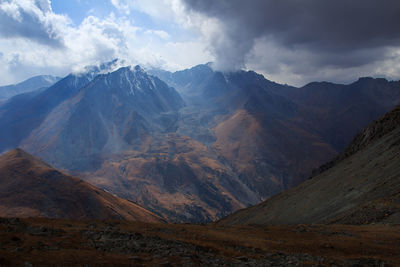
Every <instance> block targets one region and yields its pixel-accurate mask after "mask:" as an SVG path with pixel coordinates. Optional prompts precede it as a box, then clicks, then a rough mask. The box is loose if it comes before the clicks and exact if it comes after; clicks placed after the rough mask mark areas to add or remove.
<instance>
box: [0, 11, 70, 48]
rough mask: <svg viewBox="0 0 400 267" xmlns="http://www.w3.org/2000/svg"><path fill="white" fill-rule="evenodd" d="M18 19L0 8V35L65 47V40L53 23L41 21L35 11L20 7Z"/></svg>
mask: <svg viewBox="0 0 400 267" xmlns="http://www.w3.org/2000/svg"><path fill="white" fill-rule="evenodd" d="M18 12H19V17H18V19H17V18H15V17H13V16H11V14H10V13H7V12H5V11H4V10H1V9H0V36H2V37H4V38H13V37H20V38H26V39H30V40H33V41H35V42H38V43H41V44H44V45H48V46H51V47H53V48H54V47H63V42H62V39H61V38H60V36H58V34H57V33H56V30H55V29H54V28H53V26H52V25H51V24H48V25H46V24H45V23H43V22H42V21H40V19H39V17H38V16H37V14H35V13H30V12H26V11H25V10H23V9H21V8H19V10H18Z"/></svg>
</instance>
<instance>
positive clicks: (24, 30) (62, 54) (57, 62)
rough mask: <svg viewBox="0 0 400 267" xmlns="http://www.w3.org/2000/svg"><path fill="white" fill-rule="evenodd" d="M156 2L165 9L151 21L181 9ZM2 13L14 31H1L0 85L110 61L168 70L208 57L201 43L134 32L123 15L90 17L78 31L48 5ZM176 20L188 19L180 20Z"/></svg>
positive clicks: (24, 1) (15, 6)
mask: <svg viewBox="0 0 400 267" xmlns="http://www.w3.org/2000/svg"><path fill="white" fill-rule="evenodd" d="M160 1H161V2H160V3H164V5H163V6H162V7H160V9H159V10H158V11H152V12H150V13H151V14H152V16H161V11H162V10H163V9H164V12H165V13H166V14H169V15H168V16H175V15H174V14H175V12H177V10H178V11H179V9H180V8H182V7H181V6H179V4H178V2H179V1H174V0H172V1H162V0H160ZM134 2H135V1H134ZM142 2H144V1H141V3H142ZM146 3H147V1H146ZM152 3H153V4H155V1H149V2H148V4H147V5H144V4H141V5H140V6H135V5H132V4H131V3H128V2H126V1H122V0H112V4H114V6H117V7H118V8H120V9H125V8H127V7H128V6H127V5H128V4H129V8H134V7H136V8H141V10H142V11H143V10H147V11H150V10H151V4H152ZM0 12H3V16H2V17H3V19H4V17H5V19H4V21H5V22H7V23H8V24H9V25H10V26H12V27H11V28H12V31H10V32H7V31H6V29H4V27H3V28H2V27H1V26H0V53H1V54H2V55H3V56H2V57H0V64H1V67H0V85H4V84H9V83H14V82H19V81H21V80H23V79H26V78H29V77H30V76H33V75H38V74H53V75H61V76H62V75H66V74H67V73H69V72H71V71H77V70H79V69H80V68H82V67H83V66H86V65H90V64H99V63H102V62H105V61H109V60H112V59H114V58H120V59H123V60H124V61H125V62H126V63H127V64H141V65H147V66H150V65H151V66H156V67H163V68H166V69H170V70H176V69H182V68H186V67H191V66H193V65H195V64H199V63H204V62H207V61H209V60H210V58H211V55H210V54H209V53H208V52H207V51H206V49H205V46H204V42H203V41H202V40H186V41H185V40H180V41H179V42H177V41H174V40H172V38H171V34H170V33H168V32H167V31H164V30H160V29H151V28H143V27H137V26H135V25H134V24H132V22H131V21H132V18H131V17H130V16H128V15H127V14H129V12H127V11H126V10H125V11H124V12H123V13H118V14H113V13H110V14H109V15H108V16H107V17H105V18H99V17H96V16H94V15H88V16H87V17H86V18H85V19H84V20H83V21H82V22H81V24H80V25H77V26H74V25H73V24H72V22H71V19H70V18H69V17H68V16H66V15H59V14H55V13H54V12H53V11H52V9H51V5H50V1H48V0H40V1H39V0H13V1H12V2H11V1H6V2H3V3H2V4H1V5H0ZM18 12H19V13H18ZM143 12H144V11H143ZM16 14H17V15H16ZM0 15H1V14H0ZM13 16H14V17H13ZM154 18H155V19H158V18H157V17H154ZM11 20H12V21H11ZM178 20H181V21H183V20H186V18H184V19H183V16H182V17H181V18H180V19H177V20H176V21H178ZM176 21H175V22H173V23H176ZM0 22H1V19H0ZM165 23H167V22H165ZM188 25H189V22H188V21H186V22H185V27H188ZM182 27H183V26H182ZM190 27H192V26H190ZM191 30H195V28H194V27H192V28H191Z"/></svg>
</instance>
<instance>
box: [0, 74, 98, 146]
mask: <svg viewBox="0 0 400 267" xmlns="http://www.w3.org/2000/svg"><path fill="white" fill-rule="evenodd" d="M99 71H100V69H99V68H97V67H91V68H88V70H87V72H85V73H80V74H70V75H68V76H66V77H65V78H63V79H61V80H60V81H58V82H56V83H55V84H54V85H52V86H50V87H49V88H47V89H45V90H43V91H33V92H29V93H24V94H20V95H16V96H14V97H12V98H10V99H8V100H7V101H6V102H5V103H3V104H1V105H0V129H1V131H0V153H1V152H4V151H7V150H10V149H12V148H14V147H18V146H19V144H20V143H21V142H22V141H23V140H24V139H25V138H27V137H28V136H29V134H30V133H31V132H32V131H33V130H34V129H36V128H37V127H39V126H40V125H41V123H42V122H43V120H44V119H45V118H46V116H47V115H48V114H49V113H51V112H52V110H53V109H54V108H55V107H56V106H57V105H59V104H60V103H62V102H63V101H65V100H66V99H68V98H70V97H72V96H73V95H75V94H76V93H77V92H78V90H79V89H80V88H81V87H82V86H84V85H86V84H87V83H88V82H89V81H91V80H92V79H93V78H94V76H95V75H97V74H98V73H99Z"/></svg>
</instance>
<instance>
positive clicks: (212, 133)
mask: <svg viewBox="0 0 400 267" xmlns="http://www.w3.org/2000/svg"><path fill="white" fill-rule="evenodd" d="M151 73H153V74H156V75H158V76H159V78H160V79H159V78H156V77H155V76H152V75H149V74H147V73H146V72H145V71H144V70H142V69H141V68H140V67H138V66H137V67H135V68H121V69H119V70H117V71H114V72H111V73H107V74H101V75H97V74H98V73H95V72H88V73H87V74H84V75H83V74H82V75H79V76H76V75H75V76H74V75H70V76H68V77H66V78H64V79H63V80H61V81H59V82H58V83H57V84H55V85H54V86H52V87H50V88H49V89H47V90H45V91H43V92H39V93H35V94H33V93H32V94H25V95H19V96H16V97H14V98H12V99H10V100H9V101H8V102H6V103H4V104H3V105H1V106H0V126H1V127H2V128H1V129H4V130H1V131H0V137H1V139H0V151H1V150H3V151H4V150H5V149H6V148H7V147H14V146H17V145H18V146H20V147H22V148H24V149H25V150H26V151H29V152H30V153H33V154H34V155H37V156H40V157H41V158H43V159H44V160H46V161H47V162H49V163H50V164H52V165H53V166H56V167H57V168H62V169H64V170H68V171H69V172H70V173H74V174H76V175H78V176H79V177H82V178H83V179H85V180H87V181H89V182H90V183H92V184H94V185H96V186H99V187H101V188H105V189H107V190H108V191H110V192H112V193H114V194H117V195H119V196H122V197H125V198H127V199H129V200H132V201H134V202H136V203H139V204H140V205H142V206H144V207H146V208H148V209H150V210H152V211H153V212H156V213H157V214H160V215H163V216H165V217H168V218H170V219H171V220H174V221H191V222H204V221H210V220H215V219H218V218H220V217H222V216H225V215H227V214H228V213H231V212H233V211H235V210H237V209H240V208H244V207H246V206H249V205H254V204H257V203H259V202H260V201H262V200H263V199H265V198H268V197H270V196H272V195H274V194H277V193H279V192H281V191H282V190H285V189H287V188H289V187H292V186H294V185H297V184H298V183H300V182H302V181H304V180H305V179H306V178H307V177H308V176H309V175H310V173H311V171H312V170H313V169H315V168H317V167H318V166H320V165H321V164H322V163H324V162H327V161H328V160H331V159H332V158H334V157H335V156H336V155H338V153H339V152H341V151H342V150H343V148H344V146H343V144H347V143H348V142H350V141H351V138H352V137H353V135H354V134H355V133H357V132H358V131H359V130H360V129H361V128H362V127H364V126H366V124H367V123H368V122H370V121H371V120H372V119H374V118H377V117H378V115H380V114H383V113H384V112H385V111H388V110H389V109H390V108H392V107H393V106H394V103H396V101H400V96H399V93H398V92H399V83H396V82H388V81H386V80H381V79H367V81H368V82H366V83H365V82H364V80H365V79H361V80H360V81H358V82H356V83H354V84H352V85H334V84H329V83H315V84H310V85H307V86H305V87H303V88H295V87H290V86H286V85H280V84H277V83H274V82H271V81H268V80H266V79H265V78H264V77H263V76H262V75H259V74H257V73H255V72H252V71H239V72H233V73H221V72H215V71H213V70H212V69H211V68H210V66H209V65H199V66H196V67H193V68H192V69H188V70H183V71H179V72H175V73H170V72H166V71H152V72H151ZM162 80H163V81H165V82H167V84H168V85H169V86H168V85H167V84H166V83H164V82H163V81H162ZM172 87H174V88H176V91H175V89H173V88H172ZM353 91H354V92H353ZM178 92H179V93H178ZM379 94H381V95H382V97H378V96H379ZM364 103H369V104H370V105H371V106H370V105H366V104H364ZM352 121H354V123H351V122H352Z"/></svg>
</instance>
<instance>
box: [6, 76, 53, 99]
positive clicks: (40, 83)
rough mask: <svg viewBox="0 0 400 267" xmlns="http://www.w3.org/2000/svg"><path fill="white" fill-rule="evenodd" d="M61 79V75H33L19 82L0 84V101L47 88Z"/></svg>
mask: <svg viewBox="0 0 400 267" xmlns="http://www.w3.org/2000/svg"><path fill="white" fill-rule="evenodd" d="M59 80H60V78H59V77H54V76H51V75H40V76H35V77H32V78H30V79H28V80H26V81H23V82H21V83H18V84H13V85H6V86H0V101H3V100H5V99H7V98H10V97H13V96H15V95H18V94H23V93H28V92H32V91H36V90H40V89H44V88H47V87H49V86H51V85H53V84H54V83H56V82H57V81H59Z"/></svg>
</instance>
